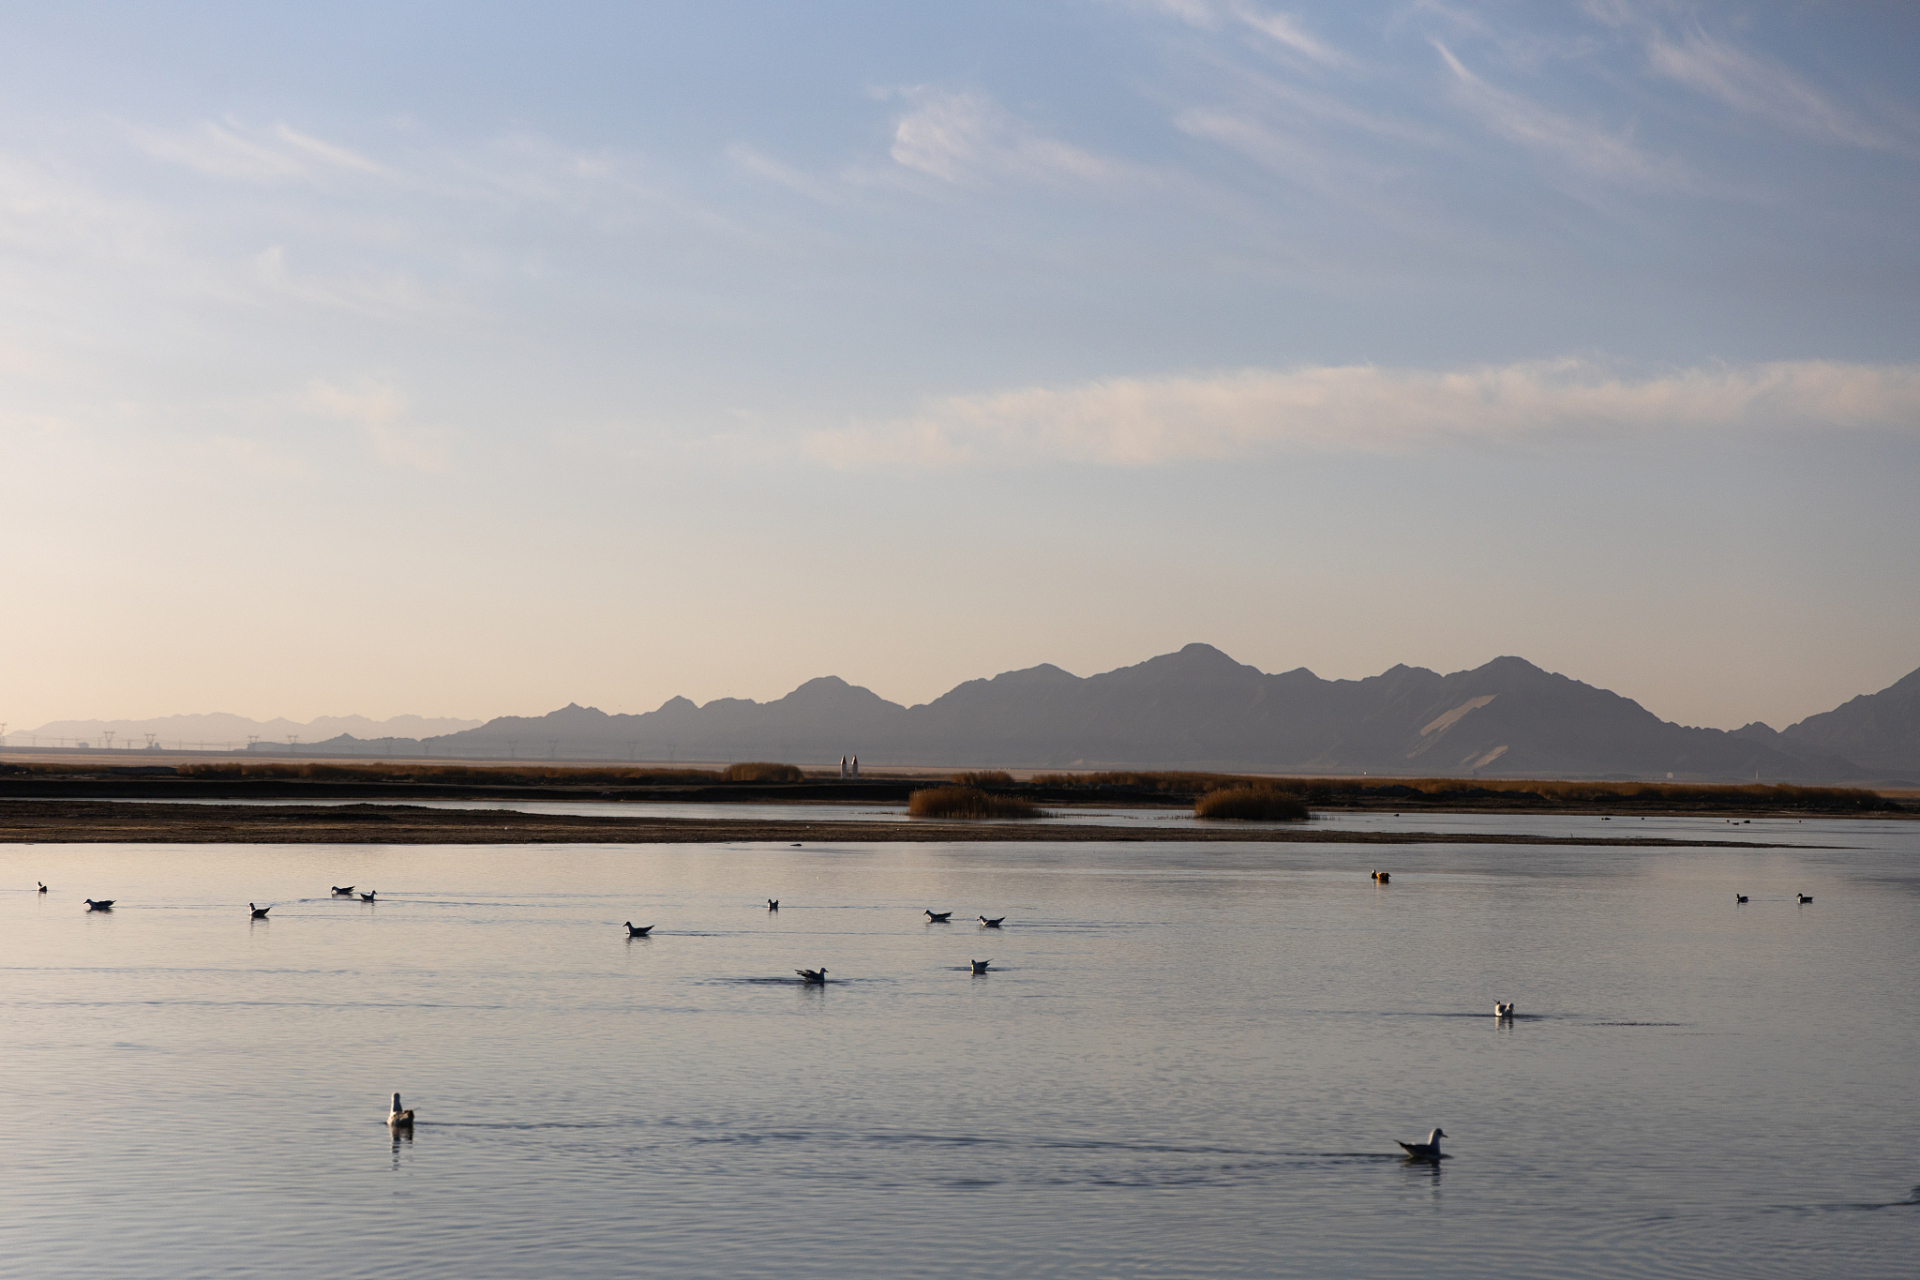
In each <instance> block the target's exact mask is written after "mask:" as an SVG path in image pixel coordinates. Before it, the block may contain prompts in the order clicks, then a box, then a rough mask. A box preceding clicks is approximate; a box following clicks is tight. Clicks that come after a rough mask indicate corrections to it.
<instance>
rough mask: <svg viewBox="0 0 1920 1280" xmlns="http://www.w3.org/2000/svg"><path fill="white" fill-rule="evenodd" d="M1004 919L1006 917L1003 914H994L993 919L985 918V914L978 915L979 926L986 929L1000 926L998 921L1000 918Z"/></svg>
mask: <svg viewBox="0 0 1920 1280" xmlns="http://www.w3.org/2000/svg"><path fill="white" fill-rule="evenodd" d="M1005 919H1006V917H1005V916H995V917H994V918H993V919H991V920H989V919H987V918H986V917H985V916H981V917H980V924H981V927H982V928H986V929H998V928H999V927H1000V922H1001V921H1002V920H1005Z"/></svg>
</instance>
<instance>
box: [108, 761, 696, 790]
mask: <svg viewBox="0 0 1920 1280" xmlns="http://www.w3.org/2000/svg"><path fill="white" fill-rule="evenodd" d="M96 767H97V766H96ZM175 772H176V773H178V774H179V775H180V776H181V777H183V778H288V779H293V778H306V779H313V780H316V781H329V782H439V783H452V784H455V785H468V786H472V785H483V786H485V785H492V786H500V785H509V784H515V783H520V784H525V783H555V784H565V783H587V784H595V783H607V782H623V783H627V784H630V785H639V786H647V785H655V784H661V783H676V782H718V781H720V774H719V773H718V772H716V771H715V770H712V769H658V768H647V767H644V766H642V767H624V766H613V767H608V768H594V767H584V768H583V767H578V766H563V765H513V766H486V765H459V764H448V765H417V764H388V763H386V762H384V761H375V762H373V763H370V764H335V763H331V762H321V761H305V762H295V761H272V760H260V761H254V760H248V761H245V762H240V761H235V762H233V763H231V764H229V763H227V762H225V761H217V762H210V763H204V764H183V765H180V766H179V767H178V768H177V769H176V770H175Z"/></svg>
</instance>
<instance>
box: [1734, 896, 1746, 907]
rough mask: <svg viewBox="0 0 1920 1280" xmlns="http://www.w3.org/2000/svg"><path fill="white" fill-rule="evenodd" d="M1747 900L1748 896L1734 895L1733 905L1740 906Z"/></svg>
mask: <svg viewBox="0 0 1920 1280" xmlns="http://www.w3.org/2000/svg"><path fill="white" fill-rule="evenodd" d="M1746 900H1747V895H1746V894H1744V893H1736V894H1734V895H1733V905H1734V906H1736V907H1737V906H1739V905H1740V904H1741V903H1743V902H1745V901H1746Z"/></svg>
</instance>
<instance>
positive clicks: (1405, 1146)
mask: <svg viewBox="0 0 1920 1280" xmlns="http://www.w3.org/2000/svg"><path fill="white" fill-rule="evenodd" d="M1446 1136H1447V1131H1446V1130H1445V1129H1435V1130H1434V1131H1433V1132H1432V1133H1430V1134H1428V1135H1427V1140H1426V1141H1425V1142H1402V1143H1400V1149H1401V1150H1402V1151H1404V1152H1406V1153H1407V1158H1408V1159H1411V1160H1445V1159H1446V1158H1447V1157H1446V1156H1445V1155H1443V1154H1441V1151H1440V1139H1442V1138H1444V1137H1446Z"/></svg>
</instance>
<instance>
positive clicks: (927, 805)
mask: <svg viewBox="0 0 1920 1280" xmlns="http://www.w3.org/2000/svg"><path fill="white" fill-rule="evenodd" d="M907 814H908V816H909V817H914V818H1044V817H1046V816H1047V814H1046V811H1045V810H1043V809H1041V808H1040V807H1039V806H1038V805H1036V804H1034V803H1032V802H1031V801H1027V800H1020V799H1016V798H1015V797H1013V796H996V795H990V794H989V793H987V792H985V791H982V790H980V788H978V787H922V788H921V789H920V790H918V791H916V792H914V793H913V794H912V795H910V796H908V797H907Z"/></svg>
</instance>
